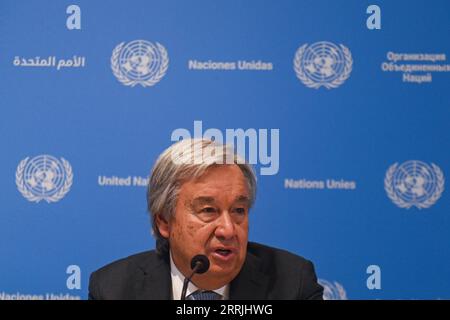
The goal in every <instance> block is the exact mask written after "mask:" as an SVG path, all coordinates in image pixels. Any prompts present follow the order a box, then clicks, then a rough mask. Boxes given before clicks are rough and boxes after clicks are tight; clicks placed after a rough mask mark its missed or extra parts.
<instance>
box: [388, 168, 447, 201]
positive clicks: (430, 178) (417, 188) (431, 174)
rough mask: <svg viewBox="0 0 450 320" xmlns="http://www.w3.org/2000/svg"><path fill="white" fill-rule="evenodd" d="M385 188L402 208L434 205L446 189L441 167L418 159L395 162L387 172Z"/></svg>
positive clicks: (389, 195)
mask: <svg viewBox="0 0 450 320" xmlns="http://www.w3.org/2000/svg"><path fill="white" fill-rule="evenodd" d="M384 189H385V190H386V193H387V195H388V197H389V198H390V199H391V200H392V202H394V203H395V204H396V205H397V206H399V207H400V208H406V209H409V208H411V207H412V206H415V207H417V208H419V209H422V208H428V207H430V206H432V205H433V204H434V203H435V202H436V201H437V200H438V199H439V198H440V197H441V194H442V192H443V191H444V174H443V173H442V171H441V169H440V168H439V167H438V166H437V165H435V164H434V163H432V164H431V167H430V166H429V165H428V164H426V163H424V162H422V161H417V160H410V161H406V162H404V163H402V164H401V165H400V166H399V165H398V163H394V164H393V165H392V166H390V167H389V169H388V170H387V172H386V177H385V178H384Z"/></svg>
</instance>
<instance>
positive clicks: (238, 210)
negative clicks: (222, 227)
mask: <svg viewBox="0 0 450 320" xmlns="http://www.w3.org/2000/svg"><path fill="white" fill-rule="evenodd" d="M234 212H236V213H237V214H245V213H246V210H245V208H235V209H234Z"/></svg>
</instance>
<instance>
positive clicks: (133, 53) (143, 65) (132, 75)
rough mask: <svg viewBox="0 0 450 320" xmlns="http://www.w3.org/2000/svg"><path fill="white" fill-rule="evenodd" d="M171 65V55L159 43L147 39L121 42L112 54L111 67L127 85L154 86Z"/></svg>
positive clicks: (117, 76)
mask: <svg viewBox="0 0 450 320" xmlns="http://www.w3.org/2000/svg"><path fill="white" fill-rule="evenodd" d="M168 67H169V56H168V55H167V51H166V49H165V48H164V47H163V46H162V45H161V44H159V43H156V45H154V44H153V43H151V42H148V41H145V40H135V41H131V42H129V43H127V44H126V45H125V42H122V43H120V44H119V45H118V46H117V47H115V48H114V50H113V53H112V56H111V68H112V71H113V73H114V75H115V76H116V78H117V79H118V80H119V81H120V82H122V83H123V84H124V85H126V86H132V87H134V86H135V85H136V84H140V85H141V86H143V87H148V86H153V85H155V84H156V83H157V82H159V81H160V80H161V79H162V77H164V75H165V74H166V72H167V68H168Z"/></svg>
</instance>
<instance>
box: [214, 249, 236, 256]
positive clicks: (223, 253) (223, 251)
mask: <svg viewBox="0 0 450 320" xmlns="http://www.w3.org/2000/svg"><path fill="white" fill-rule="evenodd" d="M214 252H216V253H217V254H219V255H221V256H222V257H228V256H229V255H230V254H231V253H232V251H231V250H229V249H216V250H215V251H214Z"/></svg>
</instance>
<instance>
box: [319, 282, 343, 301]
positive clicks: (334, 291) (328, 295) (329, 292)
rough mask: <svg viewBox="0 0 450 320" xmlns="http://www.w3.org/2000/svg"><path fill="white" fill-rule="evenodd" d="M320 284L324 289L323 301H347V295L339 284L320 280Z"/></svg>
mask: <svg viewBox="0 0 450 320" xmlns="http://www.w3.org/2000/svg"><path fill="white" fill-rule="evenodd" d="M318 282H319V284H320V285H321V286H322V287H323V300H347V293H346V292H345V289H344V287H343V286H342V285H341V284H340V283H339V282H336V281H335V282H334V283H331V282H330V281H327V280H324V279H319V281H318Z"/></svg>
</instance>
